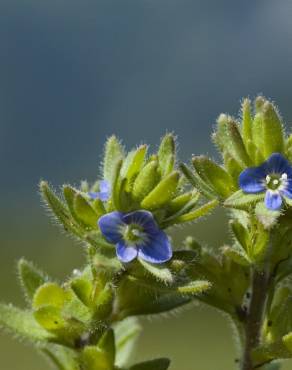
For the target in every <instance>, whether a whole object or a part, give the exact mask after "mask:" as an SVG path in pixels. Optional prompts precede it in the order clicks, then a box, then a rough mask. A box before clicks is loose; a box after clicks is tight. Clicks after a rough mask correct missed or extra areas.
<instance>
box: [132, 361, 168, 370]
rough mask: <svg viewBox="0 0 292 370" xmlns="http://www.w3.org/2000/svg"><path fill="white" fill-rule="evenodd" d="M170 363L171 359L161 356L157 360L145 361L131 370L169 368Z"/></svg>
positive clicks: (163, 369) (160, 369)
mask: <svg viewBox="0 0 292 370" xmlns="http://www.w3.org/2000/svg"><path fill="white" fill-rule="evenodd" d="M169 365H170V360H169V359H167V358H159V359H157V360H152V361H145V362H141V363H139V364H136V365H134V366H131V367H130V368H129V370H167V369H168V368H169Z"/></svg>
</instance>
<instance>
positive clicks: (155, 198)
mask: <svg viewBox="0 0 292 370" xmlns="http://www.w3.org/2000/svg"><path fill="white" fill-rule="evenodd" d="M178 181H179V173H178V172H177V171H174V172H172V173H171V174H169V175H168V176H166V177H165V178H164V179H162V180H161V181H160V182H159V183H158V185H157V186H156V187H155V188H154V189H153V190H152V191H151V192H150V193H149V194H148V195H147V196H146V197H145V198H144V199H143V201H142V203H141V206H142V208H144V209H149V210H154V209H157V208H160V207H162V206H163V205H165V204H166V203H167V202H169V201H170V200H171V199H172V198H173V197H174V195H175V193H176V191H177V186H178Z"/></svg>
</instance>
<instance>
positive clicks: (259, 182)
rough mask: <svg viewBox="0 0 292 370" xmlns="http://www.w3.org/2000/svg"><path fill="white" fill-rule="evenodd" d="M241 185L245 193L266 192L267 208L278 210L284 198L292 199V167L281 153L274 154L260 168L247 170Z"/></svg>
mask: <svg viewBox="0 0 292 370" xmlns="http://www.w3.org/2000/svg"><path fill="white" fill-rule="evenodd" d="M239 185H240V187H241V189H242V190H243V191H244V192H245V193H250V194H256V193H263V192H265V205H266V207H267V208H268V209H270V210H278V209H279V208H281V206H282V203H283V198H284V199H285V198H288V199H292V166H291V164H290V163H289V161H287V159H285V158H284V157H283V156H282V155H281V154H280V153H273V154H272V155H271V156H270V157H269V158H268V159H267V160H266V161H265V162H264V163H262V164H261V165H260V166H258V167H250V168H247V169H245V170H244V171H243V172H242V173H241V174H240V176H239Z"/></svg>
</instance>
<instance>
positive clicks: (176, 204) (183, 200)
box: [168, 191, 199, 213]
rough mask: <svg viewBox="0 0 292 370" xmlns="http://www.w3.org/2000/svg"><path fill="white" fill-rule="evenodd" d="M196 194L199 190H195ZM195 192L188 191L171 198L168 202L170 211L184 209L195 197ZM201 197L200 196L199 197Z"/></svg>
mask: <svg viewBox="0 0 292 370" xmlns="http://www.w3.org/2000/svg"><path fill="white" fill-rule="evenodd" d="M195 193H196V194H197V193H198V192H195ZM193 195H195V194H193V192H191V191H189V192H188V193H184V194H181V195H179V196H177V197H176V198H174V199H173V200H171V201H170V202H169V204H168V208H169V211H170V212H171V213H175V212H178V211H179V210H180V209H182V208H183V207H184V206H185V205H186V204H187V203H188V202H189V201H190V200H191V199H192V197H193ZM198 198H199V197H198Z"/></svg>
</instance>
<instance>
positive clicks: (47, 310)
mask: <svg viewBox="0 0 292 370" xmlns="http://www.w3.org/2000/svg"><path fill="white" fill-rule="evenodd" d="M34 318H35V319H36V321H37V322H38V323H39V324H40V325H41V326H42V327H43V328H44V329H46V330H49V331H53V332H56V331H58V330H60V329H61V330H62V329H64V328H65V327H66V321H65V320H64V319H63V317H62V314H61V310H60V308H59V307H56V306H51V305H47V306H41V307H40V308H38V309H37V310H36V311H34Z"/></svg>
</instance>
